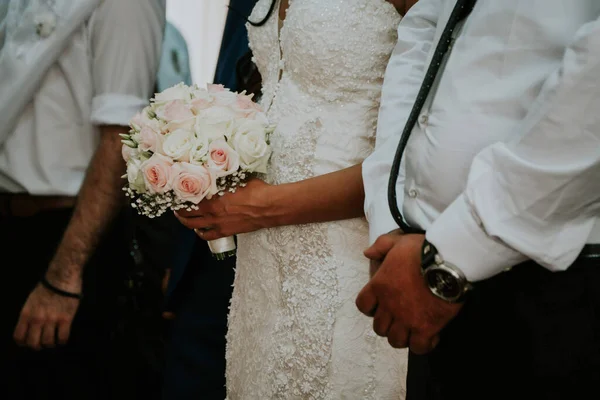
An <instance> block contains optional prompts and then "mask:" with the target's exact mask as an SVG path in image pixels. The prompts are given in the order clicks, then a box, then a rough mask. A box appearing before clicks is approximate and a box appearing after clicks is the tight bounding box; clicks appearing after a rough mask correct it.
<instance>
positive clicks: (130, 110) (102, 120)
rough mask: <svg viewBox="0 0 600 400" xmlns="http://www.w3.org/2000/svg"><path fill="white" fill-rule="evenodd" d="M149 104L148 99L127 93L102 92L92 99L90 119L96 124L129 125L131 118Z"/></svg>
mask: <svg viewBox="0 0 600 400" xmlns="http://www.w3.org/2000/svg"><path fill="white" fill-rule="evenodd" d="M148 104H150V100H148V99H141V98H139V97H135V96H130V95H126V94H118V93H107V94H101V95H99V96H96V97H94V98H93V99H92V114H91V116H90V120H91V122H92V123H93V124H94V125H121V126H128V125H129V121H131V118H133V117H134V116H135V114H137V113H138V112H140V111H141V110H142V109H143V108H144V107H146V106H147V105H148Z"/></svg>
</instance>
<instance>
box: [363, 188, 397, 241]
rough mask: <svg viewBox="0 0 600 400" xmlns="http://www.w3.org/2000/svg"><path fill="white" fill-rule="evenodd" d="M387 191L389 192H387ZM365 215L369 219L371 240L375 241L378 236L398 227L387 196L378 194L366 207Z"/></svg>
mask: <svg viewBox="0 0 600 400" xmlns="http://www.w3.org/2000/svg"><path fill="white" fill-rule="evenodd" d="M386 193H387V192H386ZM365 216H366V217H367V220H368V221H369V242H370V243H371V244H373V243H375V241H376V240H377V238H378V237H379V236H381V235H385V234H386V233H390V232H391V231H393V230H395V229H398V224H397V223H396V221H394V217H392V213H391V212H390V206H389V204H388V199H387V196H377V197H376V198H375V199H373V201H372V202H371V204H370V206H368V207H365Z"/></svg>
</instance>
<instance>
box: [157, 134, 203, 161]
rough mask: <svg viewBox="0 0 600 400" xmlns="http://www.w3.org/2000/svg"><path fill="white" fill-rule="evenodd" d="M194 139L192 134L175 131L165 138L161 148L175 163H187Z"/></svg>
mask: <svg viewBox="0 0 600 400" xmlns="http://www.w3.org/2000/svg"><path fill="white" fill-rule="evenodd" d="M194 139H195V138H194V133H193V132H190V131H188V130H186V129H177V130H176V131H174V132H172V133H170V134H169V135H167V136H166V137H165V140H164V142H163V146H162V148H163V153H164V154H165V155H166V156H168V157H170V158H172V159H173V160H175V161H189V156H190V150H191V149H192V146H193V145H194Z"/></svg>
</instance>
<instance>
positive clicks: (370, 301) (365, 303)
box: [356, 284, 377, 317]
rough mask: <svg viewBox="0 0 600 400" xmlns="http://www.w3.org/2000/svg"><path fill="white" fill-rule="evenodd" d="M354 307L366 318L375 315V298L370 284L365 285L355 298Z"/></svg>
mask: <svg viewBox="0 0 600 400" xmlns="http://www.w3.org/2000/svg"><path fill="white" fill-rule="evenodd" d="M356 307H358V310H359V311H360V312H361V313H363V314H365V315H366V316H368V317H372V316H374V315H375V311H376V310H377V297H376V296H375V293H374V292H373V289H372V286H371V284H367V286H365V287H364V288H363V289H362V290H361V291H360V293H359V294H358V297H357V298H356Z"/></svg>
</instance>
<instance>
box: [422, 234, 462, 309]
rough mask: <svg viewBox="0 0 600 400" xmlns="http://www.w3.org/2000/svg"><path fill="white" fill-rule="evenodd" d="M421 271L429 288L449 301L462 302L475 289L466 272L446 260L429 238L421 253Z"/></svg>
mask: <svg viewBox="0 0 600 400" xmlns="http://www.w3.org/2000/svg"><path fill="white" fill-rule="evenodd" d="M421 273H422V274H423V277H424V278H425V282H426V283H427V286H429V290H431V293H433V294H434V295H435V296H437V297H439V298H440V299H442V300H444V301H447V302H449V303H461V302H463V301H464V300H465V298H466V295H467V294H468V293H469V292H470V291H471V290H472V289H473V284H471V283H470V282H469V281H468V280H467V278H466V277H465V274H464V273H463V272H462V271H461V270H460V269H459V268H458V267H456V266H455V265H452V264H450V263H449V262H447V261H444V259H443V258H442V256H441V255H440V254H439V252H438V250H437V249H436V248H435V246H434V245H432V244H431V243H429V242H428V241H427V240H425V242H424V243H423V251H422V254H421Z"/></svg>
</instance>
